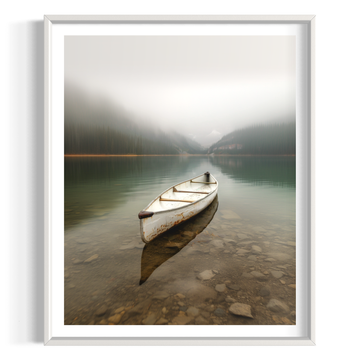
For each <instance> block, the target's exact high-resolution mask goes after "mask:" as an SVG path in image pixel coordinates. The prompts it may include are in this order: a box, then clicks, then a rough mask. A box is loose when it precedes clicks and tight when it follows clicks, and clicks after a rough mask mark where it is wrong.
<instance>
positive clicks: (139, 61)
mask: <svg viewBox="0 0 360 360" xmlns="http://www.w3.org/2000/svg"><path fill="white" fill-rule="evenodd" d="M65 102H66V104H67V105H68V106H65V117H66V114H67V113H69V111H70V113H71V116H68V118H67V119H65V121H68V122H71V121H72V119H74V118H76V119H77V121H79V119H82V120H81V121H83V122H84V123H89V124H96V123H98V124H99V125H101V124H102V121H103V118H104V117H103V116H96V114H99V113H101V111H100V110H99V109H102V111H103V112H104V113H106V114H107V115H106V119H107V120H106V121H107V126H111V127H112V128H116V127H117V124H118V125H119V129H120V128H124V127H126V128H128V129H130V128H132V127H134V124H136V126H137V127H138V129H139V128H143V131H159V132H160V133H161V132H162V131H163V132H164V134H165V132H168V131H175V132H176V133H178V134H181V135H185V136H186V137H188V138H190V139H193V140H195V141H196V142H197V143H199V144H201V145H202V146H204V147H209V146H210V145H212V144H214V143H215V142H217V141H218V140H219V139H220V138H222V137H223V136H224V135H226V134H228V133H229V132H232V131H234V130H237V129H241V128H243V127H246V126H250V125H255V124H266V123H270V122H281V123H284V122H289V121H294V119H295V37H291V36H267V37H264V36H260V37H259V36H251V37H247V36H232V37H209V36H208V37H198V36H191V37H173V36H172V37H153V36H151V37H150V36H149V37H134V36H132V37H126V36H112V37H103V36H97V37H92V36H84V37H81V36H68V37H66V39H65ZM95 108H96V109H98V110H96V111H94V109H95ZM74 114H75V115H74ZM119 114H120V115H121V116H120V117H121V119H122V120H121V121H119V116H118V115H119ZM110 123H111V124H110ZM157 129H158V130H157Z"/></svg>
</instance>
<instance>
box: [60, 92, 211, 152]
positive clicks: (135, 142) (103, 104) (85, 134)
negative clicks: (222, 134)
mask: <svg viewBox="0 0 360 360" xmlns="http://www.w3.org/2000/svg"><path fill="white" fill-rule="evenodd" d="M201 152H206V151H205V150H204V149H203V148H202V146H201V145H200V144H198V143H196V142H195V141H193V140H191V139H190V138H187V137H185V136H183V135H180V134H178V133H176V132H171V133H168V132H167V133H166V132H164V131H161V130H160V129H158V128H157V127H156V126H153V125H151V124H149V123H148V122H147V121H146V120H145V119H138V118H136V116H135V115H134V114H131V113H129V112H127V111H126V110H125V109H123V108H121V107H119V106H115V105H114V104H113V103H111V102H109V101H107V100H104V99H102V98H98V97H96V98H92V99H91V98H90V97H89V96H86V95H84V93H82V92H81V90H79V89H76V88H74V87H72V86H67V85H65V154H105V155H118V154H119V155H120V154H137V155H143V154H156V155H157V154H169V155H172V154H174V155H175V154H183V153H189V154H195V153H201Z"/></svg>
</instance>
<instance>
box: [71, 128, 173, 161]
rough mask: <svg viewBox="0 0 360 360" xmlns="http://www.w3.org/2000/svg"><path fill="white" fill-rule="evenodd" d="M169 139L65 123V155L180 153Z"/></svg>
mask: <svg viewBox="0 0 360 360" xmlns="http://www.w3.org/2000/svg"><path fill="white" fill-rule="evenodd" d="M177 153H178V151H177V150H176V148H175V147H174V146H173V145H172V144H171V143H170V141H167V140H166V139H159V138H156V139H154V140H152V139H148V138H144V137H142V136H139V135H136V134H125V133H123V132H121V131H118V130H114V129H111V128H110V127H105V126H96V125H93V126H89V125H83V124H76V123H65V154H79V155H80V154H103V155H120V154H135V155H146V154H154V155H160V154H177Z"/></svg>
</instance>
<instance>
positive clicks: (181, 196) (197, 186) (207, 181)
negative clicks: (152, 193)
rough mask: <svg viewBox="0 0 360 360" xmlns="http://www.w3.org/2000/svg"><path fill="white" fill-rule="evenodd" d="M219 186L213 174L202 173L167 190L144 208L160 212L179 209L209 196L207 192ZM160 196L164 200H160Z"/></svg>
mask: <svg viewBox="0 0 360 360" xmlns="http://www.w3.org/2000/svg"><path fill="white" fill-rule="evenodd" d="M217 187H218V184H217V181H216V180H215V178H214V177H213V176H212V175H211V174H210V176H209V177H207V176H206V175H200V176H198V177H196V178H193V179H191V180H188V181H184V182H183V183H180V184H178V185H175V186H173V187H171V188H170V189H168V190H166V191H165V192H163V193H162V194H161V195H160V196H158V197H157V198H156V199H155V200H154V201H153V202H152V203H151V204H150V205H149V206H148V207H147V208H145V209H144V210H145V211H152V212H159V211H167V210H172V209H178V208H181V207H184V206H187V205H189V204H191V203H192V202H195V201H197V200H200V199H203V198H204V197H206V196H207V194H209V193H212V192H213V191H214V190H215V189H216V188H217ZM176 190H177V191H176ZM187 191H189V192H187ZM160 198H161V199H163V200H160ZM171 200H175V201H171Z"/></svg>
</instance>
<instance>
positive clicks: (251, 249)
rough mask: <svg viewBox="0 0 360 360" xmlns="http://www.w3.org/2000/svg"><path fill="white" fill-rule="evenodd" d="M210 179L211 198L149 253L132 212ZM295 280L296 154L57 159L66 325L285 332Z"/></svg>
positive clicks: (291, 314) (291, 317) (292, 315)
mask: <svg viewBox="0 0 360 360" xmlns="http://www.w3.org/2000/svg"><path fill="white" fill-rule="evenodd" d="M206 171H209V172H210V173H211V174H213V175H214V176H215V178H216V179H217V180H218V182H219V191H218V197H217V199H215V201H214V202H213V203H212V204H211V205H210V206H209V207H208V208H207V209H206V210H205V211H204V212H202V213H201V214H199V215H198V216H196V217H195V218H193V219H191V220H189V221H187V222H185V223H184V224H182V225H180V226H179V227H176V228H174V229H172V230H171V231H169V232H168V233H165V234H164V235H162V236H160V237H159V238H157V239H156V240H154V241H153V242H151V243H149V244H148V245H145V244H144V243H143V242H142V241H141V238H140V226H139V219H138V217H137V214H138V213H139V211H141V210H142V209H143V208H144V207H145V206H146V205H147V204H149V203H150V201H151V200H152V199H154V198H155V197H156V196H157V195H159V194H160V193H161V192H162V191H164V190H165V189H167V188H168V187H170V186H171V185H173V184H176V183H179V182H181V181H183V180H186V179H190V178H192V177H194V176H196V175H200V174H202V173H204V172H206ZM295 284H296V279H295V157H281V156H279V157H269V156H267V157H239V156H215V157H207V156H188V157H187V156H146V157H77V158H65V319H64V321H65V324H68V325H70V324H73V325H84V324H89V325H91V324H102V325H107V324H120V325H124V324H149V325H153V324H178V325H184V324H200V325H208V324H209V325H212V324H218V325H222V324H224V325H234V324H243V325H244V324H249V325H265V324H270V325H274V324H279V325H292V324H295V319H296V314H295V305H296V304H295V292H296V289H295V288H296V285H295ZM238 303H240V304H245V305H248V306H244V305H241V306H239V305H235V306H234V304H238ZM250 316H252V317H250Z"/></svg>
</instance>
